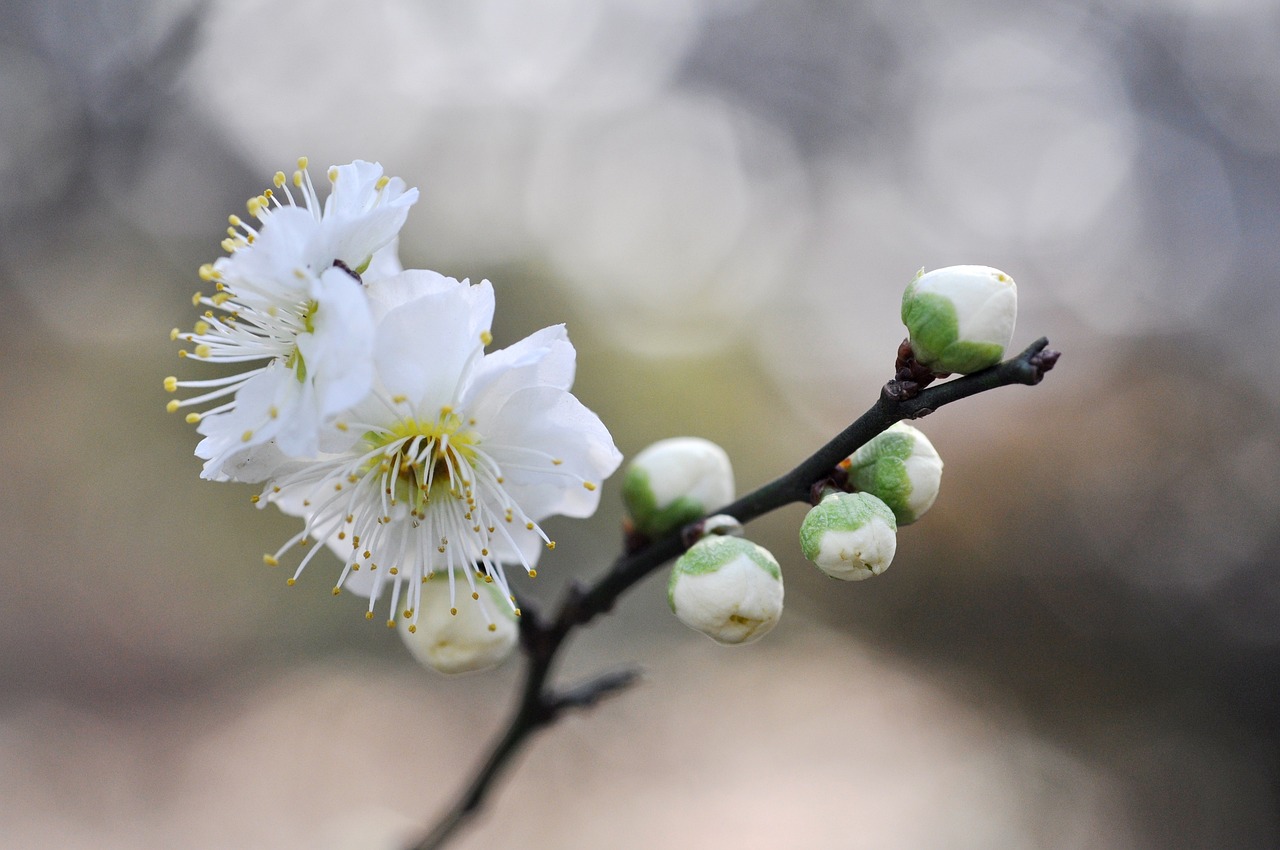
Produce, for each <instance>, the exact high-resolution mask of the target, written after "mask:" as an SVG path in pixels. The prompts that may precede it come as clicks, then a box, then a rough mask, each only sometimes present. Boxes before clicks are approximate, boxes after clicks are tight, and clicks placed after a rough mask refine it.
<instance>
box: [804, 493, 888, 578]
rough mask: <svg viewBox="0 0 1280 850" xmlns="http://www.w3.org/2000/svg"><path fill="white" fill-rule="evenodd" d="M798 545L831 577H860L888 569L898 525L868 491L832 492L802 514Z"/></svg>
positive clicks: (877, 573) (884, 505)
mask: <svg viewBox="0 0 1280 850" xmlns="http://www.w3.org/2000/svg"><path fill="white" fill-rule="evenodd" d="M800 548H801V549H803V550H804V556H805V557H806V558H808V559H809V560H810V561H813V562H814V563H815V564H817V565H818V569H820V570H822V571H823V572H824V573H826V574H827V575H829V576H831V577H832V578H838V579H840V580H842V581H860V580H862V579H864V578H871V576H878V575H880V573H882V572H884V571H885V570H886V569H888V567H889V562H890V561H892V560H893V553H894V552H895V551H896V550H897V548H898V526H897V522H896V521H895V520H894V518H893V511H891V510H890V509H889V506H888V505H886V504H885V503H884V502H882V501H880V500H879V499H878V498H876V497H875V496H873V495H871V494H870V493H832V494H830V495H828V496H826V497H825V498H823V500H822V501H821V502H819V503H818V505H817V507H814V508H813V509H811V510H810V511H809V513H808V514H806V515H805V518H804V522H803V523H801V525H800Z"/></svg>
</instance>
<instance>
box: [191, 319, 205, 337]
mask: <svg viewBox="0 0 1280 850" xmlns="http://www.w3.org/2000/svg"><path fill="white" fill-rule="evenodd" d="M194 330H195V332H196V336H204V335H205V334H207V333H208V332H209V323H208V322H205V321H199V322H196V326H195V328H194Z"/></svg>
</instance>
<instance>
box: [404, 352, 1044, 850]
mask: <svg viewBox="0 0 1280 850" xmlns="http://www.w3.org/2000/svg"><path fill="white" fill-rule="evenodd" d="M1048 344H1049V341H1048V340H1047V339H1044V338H1041V339H1038V340H1036V341H1035V342H1034V343H1032V344H1031V347H1030V348H1028V349H1027V350H1026V351H1024V352H1022V353H1021V354H1019V355H1018V356H1017V357H1014V358H1011V359H1009V360H1006V361H1004V362H1003V363H1000V364H997V365H995V366H992V367H991V368H990V369H984V370H983V371H981V372H975V373H974V374H972V375H966V376H965V377H963V378H957V379H956V380H953V381H946V382H944V383H941V384H936V385H933V386H930V387H928V388H927V389H920V388H919V385H918V384H916V383H915V382H914V381H912V380H911V378H912V377H913V376H911V375H908V374H906V373H905V372H903V371H902V370H899V372H898V376H897V377H895V379H894V380H892V381H890V382H889V383H887V384H885V386H884V388H883V390H882V391H881V393H880V398H879V400H877V401H876V403H875V404H874V405H872V407H871V409H870V410H868V411H867V412H866V413H864V414H862V416H860V417H858V419H856V420H855V421H854V422H853V423H852V424H851V425H849V427H848V428H845V429H844V430H843V431H841V432H840V433H839V434H837V435H836V436H835V437H834V438H833V439H832V440H831V441H830V442H828V443H827V444H826V445H825V446H823V447H822V448H820V449H818V451H816V452H814V453H813V454H812V455H810V456H809V457H808V458H806V459H805V460H804V461H803V462H801V463H800V465H799V466H797V467H796V468H795V469H793V470H791V471H790V472H788V473H787V474H786V475H783V476H781V477H780V478H778V479H776V480H774V481H772V482H770V483H769V484H766V485H764V486H763V487H760V488H759V489H757V490H755V491H754V492H751V493H748V494H747V495H745V496H743V497H742V498H740V499H738V500H737V501H736V502H733V503H732V504H730V505H726V506H725V507H723V508H721V509H719V510H717V511H713V513H716V514H728V515H730V516H732V517H735V518H737V519H738V521H739V522H742V523H744V524H745V523H747V522H749V521H750V520H753V519H756V518H757V517H760V516H762V515H764V514H766V513H769V512H770V511H773V510H776V509H777V508H780V507H782V506H784V505H788V504H791V503H792V502H808V501H809V500H810V498H811V491H812V488H813V486H814V485H815V484H816V483H818V482H821V481H823V480H824V479H826V478H828V477H830V476H831V474H832V472H833V471H834V470H835V469H836V466H837V464H839V463H840V461H842V460H844V459H845V458H847V457H848V456H849V455H851V454H853V453H854V451H856V450H857V449H858V448H860V447H861V446H863V445H865V444H866V443H867V442H868V441H870V440H871V439H872V438H873V437H875V436H876V435H877V434H880V433H881V432H883V431H884V430H885V429H886V428H888V427H889V426H890V425H892V424H893V423H895V422H898V421H901V420H903V419H918V418H920V417H922V416H926V415H928V414H930V413H932V412H933V411H935V410H937V409H938V408H940V407H942V406H943V405H947V404H950V403H952V402H953V401H959V400H960V399H963V398H968V397H969V396H972V395H977V394H978V393H982V392H986V391H988V390H993V389H996V388H997V387H1005V386H1009V385H1011V384H1026V385H1028V386H1031V385H1035V384H1038V383H1040V381H1041V380H1042V379H1043V378H1044V375H1045V373H1046V372H1048V371H1049V370H1051V369H1052V368H1053V367H1054V365H1055V364H1056V363H1057V361H1058V352H1056V351H1051V350H1049V348H1048ZM685 548H686V544H685V543H684V542H683V541H682V535H681V533H680V532H679V531H676V532H673V533H672V534H670V535H668V536H666V537H664V538H662V539H660V540H655V541H652V542H650V543H648V544H647V545H645V546H641V547H639V548H636V549H635V551H628V552H626V553H624V554H623V555H621V556H619V557H618V559H617V560H615V561H614V562H613V566H612V567H610V569H609V571H608V572H606V573H605V574H604V575H603V576H601V577H600V578H599V580H597V581H596V582H595V583H594V584H591V585H588V586H584V585H582V584H580V583H574V584H573V585H571V586H570V588H569V591H568V593H566V595H565V598H564V601H563V602H562V603H561V605H560V609H559V611H558V612H557V613H556V616H555V618H554V619H552V620H550V621H544V620H543V619H542V617H541V616H539V615H538V614H537V613H536V612H535V611H534V610H532V609H529V608H527V607H526V609H525V610H524V616H523V617H522V619H521V646H522V648H523V650H524V653H525V657H526V662H527V666H526V674H525V680H524V687H523V690H522V691H521V695H520V703H519V705H518V707H517V708H516V712H515V715H514V716H513V717H512V718H511V721H510V723H509V724H508V725H507V728H506V729H505V730H504V732H503V733H502V736H501V737H500V738H499V739H498V740H497V742H496V743H495V744H494V745H493V749H492V750H491V751H490V753H489V756H488V758H487V759H486V760H485V762H484V764H483V765H482V766H481V767H480V769H479V771H478V772H477V773H476V775H475V777H474V778H473V779H472V781H471V784H470V785H469V786H468V787H467V790H466V792H465V793H464V794H463V795H462V796H461V797H460V798H459V799H458V801H457V803H455V804H454V805H453V806H452V807H451V808H450V809H449V810H448V812H446V813H445V815H444V816H443V817H442V818H441V819H440V821H439V822H438V823H437V824H436V826H435V828H434V829H433V830H432V831H431V833H430V834H429V835H427V837H426V838H424V839H423V840H422V841H421V842H419V843H418V844H416V845H414V850H433V848H439V847H442V846H443V845H444V843H445V842H446V841H448V839H449V838H450V837H451V836H452V835H453V834H454V832H455V831H456V830H457V829H458V827H459V826H461V825H462V824H463V823H465V822H466V821H467V820H468V819H469V818H470V817H471V816H472V815H473V814H475V813H476V812H477V811H478V810H479V809H480V807H481V805H482V804H483V803H484V799H485V796H486V794H487V793H488V790H489V788H490V786H491V785H492V784H493V782H494V780H495V779H496V778H497V776H498V774H499V773H500V772H501V771H502V769H503V768H504V767H505V766H506V765H507V763H508V761H509V760H510V759H511V757H512V756H513V755H514V754H515V752H516V750H517V749H519V747H520V745H521V744H522V743H523V742H524V740H525V739H526V738H528V737H530V736H531V735H532V734H533V733H534V732H536V731H537V730H539V729H541V728H542V727H544V726H547V725H549V724H551V723H553V722H555V720H556V719H557V718H558V717H559V716H560V714H561V713H562V712H563V711H565V710H566V709H570V708H590V707H591V706H592V705H594V704H595V703H596V702H598V701H599V700H600V699H602V698H604V697H606V696H609V695H612V694H615V693H617V692H619V691H621V690H623V689H625V688H626V687H628V686H630V685H631V684H632V683H633V682H634V681H635V680H636V678H637V676H638V673H637V672H636V671H634V670H622V671H618V672H614V673H606V674H603V675H601V676H599V677H597V678H595V679H592V680H590V681H589V682H587V683H585V684H583V685H579V686H577V687H575V688H571V689H568V690H563V691H556V690H554V689H552V688H550V687H548V685H547V679H548V677H549V676H550V673H551V668H552V664H553V662H554V661H555V658H556V655H557V653H558V652H559V651H560V647H561V645H562V644H563V643H564V640H565V638H567V637H568V636H569V634H570V633H571V632H572V631H573V630H574V629H576V628H577V627H578V626H581V625H584V624H586V623H588V622H590V621H591V620H592V619H594V618H595V617H596V616H598V615H600V614H603V613H605V612H607V611H609V610H610V609H611V608H613V606H614V603H615V602H617V600H618V598H619V597H620V596H621V595H622V594H623V593H625V592H626V591H627V590H628V589H629V588H631V587H632V586H633V585H634V584H636V583H637V582H639V581H640V580H641V579H643V578H644V577H645V576H647V575H649V573H651V572H653V571H654V570H655V569H657V568H658V567H660V566H662V565H663V564H664V563H666V562H667V561H669V560H671V559H672V558H674V557H676V556H677V555H679V554H680V553H681V552H682V551H684V549H685Z"/></svg>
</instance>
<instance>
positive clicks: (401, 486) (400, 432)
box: [358, 407, 480, 515]
mask: <svg viewBox="0 0 1280 850" xmlns="http://www.w3.org/2000/svg"><path fill="white" fill-rule="evenodd" d="M472 424H474V423H468V422H464V421H463V419H462V417H461V416H459V415H458V414H457V413H455V412H454V411H453V410H452V409H451V408H448V407H446V408H443V409H442V410H441V411H440V415H439V416H438V417H437V418H436V419H435V421H434V422H433V421H430V420H419V419H417V418H414V417H407V418H404V419H401V420H400V421H399V422H397V423H396V424H395V425H393V426H392V427H390V428H388V429H387V430H386V431H383V432H380V433H379V432H372V431H371V432H369V433H367V434H365V437H364V439H365V443H366V445H367V446H368V450H369V451H370V452H372V451H376V450H377V449H379V448H382V449H383V452H382V453H381V455H375V456H374V457H373V458H372V459H371V460H369V461H367V462H366V464H365V466H364V468H363V469H361V470H360V472H359V473H358V474H359V475H360V477H362V478H363V477H365V476H366V475H367V474H369V473H370V472H375V468H376V474H377V475H379V477H381V478H382V481H383V490H384V492H385V493H386V494H387V495H388V496H390V497H391V501H392V504H394V503H396V502H405V503H407V504H408V505H409V506H410V509H411V512H412V513H414V514H415V515H417V514H420V512H421V511H422V510H423V509H424V508H425V507H426V505H427V504H428V503H430V502H431V500H432V499H433V498H441V497H445V496H448V497H451V498H454V499H465V500H466V501H467V502H468V503H470V502H472V501H473V494H472V484H473V483H474V482H475V466H476V463H477V461H478V458H479V446H480V435H479V434H477V433H476V432H475V431H474V430H472V429H471V427H470V425H472Z"/></svg>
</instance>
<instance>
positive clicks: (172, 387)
mask: <svg viewBox="0 0 1280 850" xmlns="http://www.w3.org/2000/svg"><path fill="white" fill-rule="evenodd" d="M164 388H165V389H166V390H167V391H168V392H171V393H174V392H177V391H178V379H177V378H175V377H174V376H173V375H170V376H169V377H167V378H165V379H164Z"/></svg>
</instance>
